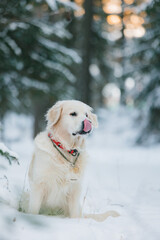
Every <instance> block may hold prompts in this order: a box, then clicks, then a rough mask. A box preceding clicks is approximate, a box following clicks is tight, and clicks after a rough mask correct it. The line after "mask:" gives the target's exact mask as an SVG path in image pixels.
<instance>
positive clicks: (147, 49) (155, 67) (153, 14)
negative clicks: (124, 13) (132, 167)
mask: <svg viewBox="0 0 160 240" xmlns="http://www.w3.org/2000/svg"><path fill="white" fill-rule="evenodd" d="M144 10H145V11H146V14H147V16H146V22H145V27H146V34H145V36H144V37H143V38H142V39H141V40H140V41H139V46H140V49H141V51H140V52H138V53H137V57H138V62H139V64H140V69H139V73H140V74H141V81H140V79H139V84H140V83H141V85H140V91H139V94H137V97H136V100H137V102H141V103H143V104H144V105H145V106H144V111H143V128H142V134H141V135H140V137H139V139H138V142H147V140H148V136H149V135H152V136H153V135H154V141H156V142H157V141H159V142H160V31H159V26H160V14H159V13H160V3H159V1H158V0H154V1H152V2H151V3H150V4H149V5H144Z"/></svg>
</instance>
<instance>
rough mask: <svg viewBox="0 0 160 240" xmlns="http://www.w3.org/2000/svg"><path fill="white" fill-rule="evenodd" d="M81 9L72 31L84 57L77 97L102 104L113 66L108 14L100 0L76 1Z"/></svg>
mask: <svg viewBox="0 0 160 240" xmlns="http://www.w3.org/2000/svg"><path fill="white" fill-rule="evenodd" d="M75 2H76V3H77V4H79V6H80V8H79V10H78V11H75V13H74V14H75V16H76V18H74V21H73V22H72V23H71V25H72V28H70V31H71V33H72V34H73V42H72V44H74V46H75V48H76V49H77V51H78V53H79V54H80V56H81V57H82V63H81V66H80V67H79V68H76V69H75V74H76V76H77V79H78V82H77V94H76V98H78V99H79V100H81V101H83V102H86V103H88V104H90V105H92V106H93V105H94V106H99V105H101V104H102V88H103V87H104V85H105V84H106V83H107V82H108V79H109V77H110V72H111V67H110V65H109V59H108V58H107V51H108V48H107V46H108V40H107V37H106V29H105V25H106V14H105V13H104V11H103V9H102V1H101V0H94V1H93V0H92V1H91V0H89V1H77V0H75Z"/></svg>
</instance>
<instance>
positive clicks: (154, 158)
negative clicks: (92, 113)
mask: <svg viewBox="0 0 160 240" xmlns="http://www.w3.org/2000/svg"><path fill="white" fill-rule="evenodd" d="M100 116H101V118H102V120H103V121H101V122H100V127H99V130H97V131H95V133H94V134H93V136H92V137H90V138H89V141H88V149H89V163H88V167H87V170H86V174H85V178H84V183H83V194H82V202H83V199H84V196H85V201H84V203H83V210H84V212H87V213H102V212H105V211H108V210H115V211H118V212H119V213H120V214H121V216H120V217H118V218H112V217H109V218H107V219H106V220H105V221H104V222H95V221H94V220H92V219H65V218H60V217H48V216H40V215H38V216H32V215H28V214H23V213H20V212H17V210H15V209H14V208H12V207H9V206H7V205H4V204H1V205H0V211H1V215H0V226H1V231H0V240H8V239H12V240H19V239H20V240H21V239H24V240H25V239H30V240H32V239H34V240H35V239H39V240H43V239H44V240H63V239H71V240H80V239H81V240H88V239H93V240H159V239H160V146H153V147H150V148H144V147H133V146H132V142H133V139H134V137H135V135H136V129H135V128H134V127H133V126H132V124H131V120H130V119H131V117H132V115H131V113H130V112H126V111H124V110H123V109H122V110H121V111H118V112H112V113H109V112H105V111H102V112H101V113H100ZM26 139H27V138H26ZM26 149H27V151H26ZM13 150H14V151H17V153H18V154H19V155H20V159H24V161H23V163H21V167H19V166H13V167H12V168H9V169H8V172H9V174H8V175H9V177H10V178H9V182H10V185H9V188H10V191H11V192H10V193H9V194H8V195H7V192H5V191H3V189H1V191H0V196H1V197H3V199H5V198H6V200H8V201H10V204H11V205H12V206H13V205H15V204H16V202H17V199H16V196H17V195H16V194H14V192H15V191H17V192H19V189H17V186H21V187H22V186H23V182H24V175H25V172H26V170H25V169H26V167H27V166H28V162H27V161H28V159H29V158H30V156H31V152H32V142H31V141H30V140H28V139H27V140H26V142H21V143H18V145H17V144H14V145H13ZM24 153H25V155H24ZM22 156H23V157H22ZM17 192H16V193H17Z"/></svg>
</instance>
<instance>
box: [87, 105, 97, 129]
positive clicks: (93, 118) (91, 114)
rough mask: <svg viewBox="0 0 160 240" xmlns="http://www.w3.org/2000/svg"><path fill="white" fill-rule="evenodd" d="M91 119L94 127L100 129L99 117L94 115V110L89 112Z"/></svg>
mask: <svg viewBox="0 0 160 240" xmlns="http://www.w3.org/2000/svg"><path fill="white" fill-rule="evenodd" d="M89 119H90V120H91V122H92V124H93V126H94V127H95V128H97V127H98V120H97V115H96V114H94V113H92V109H91V110H90V111H89Z"/></svg>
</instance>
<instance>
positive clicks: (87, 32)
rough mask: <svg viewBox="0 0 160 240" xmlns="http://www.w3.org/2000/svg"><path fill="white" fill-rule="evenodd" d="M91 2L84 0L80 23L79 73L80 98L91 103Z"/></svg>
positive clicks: (90, 0)
mask: <svg viewBox="0 0 160 240" xmlns="http://www.w3.org/2000/svg"><path fill="white" fill-rule="evenodd" d="M92 8H93V2H92V0H85V3H84V9H85V15H84V20H83V23H82V37H83V40H82V48H81V49H82V53H83V56H82V61H83V62H82V68H81V73H80V82H79V89H80V100H81V101H83V102H85V103H87V104H91V89H90V87H91V75H90V72H89V66H90V64H91V48H92V47H91V41H92V20H93V9H92Z"/></svg>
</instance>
